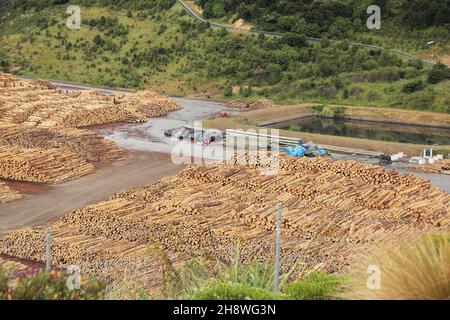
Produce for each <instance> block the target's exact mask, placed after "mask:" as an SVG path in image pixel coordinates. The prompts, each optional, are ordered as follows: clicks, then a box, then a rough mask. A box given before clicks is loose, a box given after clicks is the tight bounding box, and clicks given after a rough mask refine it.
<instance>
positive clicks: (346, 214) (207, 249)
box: [0, 157, 450, 285]
mask: <svg viewBox="0 0 450 320" xmlns="http://www.w3.org/2000/svg"><path fill="white" fill-rule="evenodd" d="M280 161H281V162H280V168H281V169H280V172H279V173H278V175H273V176H271V175H261V174H260V170H259V168H258V166H256V167H255V166H254V167H251V166H248V165H242V164H210V165H194V166H190V167H188V168H187V169H185V170H183V171H182V172H180V173H179V174H177V175H175V176H172V177H167V178H164V179H162V180H161V181H159V182H158V183H155V184H152V185H148V186H144V187H140V188H135V189H132V190H128V191H124V192H120V193H117V194H115V195H113V196H111V198H110V199H109V200H107V201H103V202H100V203H98V204H94V205H90V206H88V207H86V208H83V209H79V210H75V211H73V212H71V213H69V214H67V215H66V216H65V217H64V218H63V219H61V220H59V221H57V222H55V223H53V224H52V228H54V229H55V230H56V231H55V233H54V238H55V242H56V243H58V244H60V245H61V248H63V249H61V250H60V249H57V251H56V259H55V262H56V264H57V265H59V266H65V265H67V264H79V265H83V266H85V268H87V270H89V272H91V273H92V275H94V276H98V277H102V278H104V279H107V280H111V281H114V280H120V279H122V278H123V277H124V270H135V271H136V277H138V278H140V279H141V280H142V283H143V284H147V283H151V284H152V285H155V284H161V282H160V279H161V272H160V271H159V272H158V271H157V270H160V269H161V268H162V267H163V266H162V265H161V263H162V262H161V261H165V260H164V259H161V256H162V255H164V256H165V257H168V259H169V261H170V259H173V262H174V264H178V263H182V262H183V261H186V259H188V258H189V257H192V256H200V257H204V258H205V259H207V260H211V261H214V260H220V261H223V262H229V261H232V260H233V258H234V257H235V256H236V249H237V248H239V249H240V259H241V262H243V263H249V262H251V261H253V260H255V259H256V260H260V261H265V262H268V263H271V262H272V261H273V255H274V239H275V232H274V230H275V226H276V223H275V217H276V207H277V204H278V203H282V204H283V208H284V209H283V221H282V269H283V270H289V269H290V268H291V267H292V266H293V265H294V264H295V263H296V262H298V261H301V262H305V263H307V264H308V266H309V267H311V268H319V269H321V270H324V271H328V272H340V271H345V270H346V269H348V268H349V267H350V266H351V265H352V264H353V263H354V262H355V261H358V260H359V258H360V257H361V256H362V255H364V254H367V253H370V252H371V251H372V250H374V249H375V248H377V247H378V246H383V245H385V244H389V246H393V245H397V244H401V243H404V242H411V241H414V240H415V239H417V238H418V237H419V236H421V235H423V234H425V233H429V232H440V231H448V228H449V225H450V195H449V194H447V193H445V192H443V191H441V190H439V189H437V188H435V187H433V186H431V184H430V183H429V182H428V181H425V180H422V179H418V178H414V177H411V176H408V175H401V174H398V173H396V172H390V171H386V170H384V169H382V168H378V167H374V166H370V165H364V164H362V165H361V166H359V165H358V166H356V165H355V164H354V163H353V162H351V161H350V162H349V161H331V160H323V159H293V158H288V157H281V159H280ZM344 168H346V170H344ZM414 179H416V180H414ZM43 230H44V228H43V227H41V228H33V229H25V230H17V231H14V232H12V233H11V234H9V235H7V236H5V237H3V238H1V239H0V253H4V254H8V255H12V256H18V257H21V258H25V259H33V260H37V261H43V257H44V245H43V241H44V240H43V236H44V231H43ZM158 250H159V251H158ZM155 257H158V258H155ZM111 261H120V264H119V265H120V268H116V269H113V268H109V265H108V263H109V262H111ZM139 261H140V262H139ZM142 261H144V262H142ZM105 266H108V267H105ZM103 267H105V268H103Z"/></svg>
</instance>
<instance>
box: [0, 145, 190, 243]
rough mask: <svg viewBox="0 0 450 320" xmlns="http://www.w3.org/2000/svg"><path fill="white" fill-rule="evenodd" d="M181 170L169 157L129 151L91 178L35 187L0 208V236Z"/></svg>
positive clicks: (54, 217) (89, 176)
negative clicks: (17, 199) (122, 158)
mask: <svg viewBox="0 0 450 320" xmlns="http://www.w3.org/2000/svg"><path fill="white" fill-rule="evenodd" d="M181 169H183V166H178V165H175V164H173V163H172V161H171V159H170V154H161V153H151V152H140V151H130V152H129V153H128V156H127V157H126V159H125V160H123V161H119V162H116V163H114V164H113V165H111V166H107V167H104V168H101V169H99V170H97V171H96V172H95V173H93V174H90V175H87V176H85V177H83V178H80V179H77V180H74V181H70V182H67V183H64V184H61V185H55V186H50V187H49V186H44V187H43V188H40V187H36V188H33V190H29V193H28V194H27V193H25V194H24V197H23V199H21V200H19V201H13V202H10V203H6V204H0V235H2V234H5V233H6V232H8V231H11V230H13V229H17V228H22V227H29V226H34V225H39V224H43V223H46V222H48V221H51V220H55V219H57V218H60V217H62V216H63V215H64V214H66V213H67V212H70V211H72V210H74V209H77V208H82V207H85V206H87V205H89V204H92V203H96V202H99V201H102V200H104V199H106V198H107V197H108V196H109V195H111V194H112V193H114V192H118V191H121V190H125V189H129V188H133V187H136V186H142V185H145V184H150V183H152V182H156V181H158V180H159V179H161V178H163V177H165V176H169V175H172V174H175V173H177V172H178V171H180V170H181ZM22 191H24V192H27V190H22Z"/></svg>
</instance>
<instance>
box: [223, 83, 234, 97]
mask: <svg viewBox="0 0 450 320" xmlns="http://www.w3.org/2000/svg"><path fill="white" fill-rule="evenodd" d="M232 95H233V87H231V85H227V86H225V90H224V96H225V97H231V96H232Z"/></svg>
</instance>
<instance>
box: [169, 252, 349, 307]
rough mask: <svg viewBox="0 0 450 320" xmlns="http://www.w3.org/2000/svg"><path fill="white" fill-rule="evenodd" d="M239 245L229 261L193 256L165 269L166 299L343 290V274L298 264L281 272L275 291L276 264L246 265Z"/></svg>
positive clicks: (324, 294)
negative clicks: (310, 268) (274, 265)
mask: <svg viewBox="0 0 450 320" xmlns="http://www.w3.org/2000/svg"><path fill="white" fill-rule="evenodd" d="M239 248H240V246H239V245H237V246H236V254H235V256H234V259H233V261H232V262H231V263H230V264H224V263H222V262H217V261H216V262H212V261H208V260H204V259H201V258H194V259H191V260H190V261H188V262H186V263H185V264H184V265H183V266H182V267H180V268H178V269H175V268H173V267H169V268H166V272H165V273H164V274H165V276H164V277H163V278H164V280H163V298H165V299H180V298H181V299H192V300H279V299H283V300H288V299H294V300H295V299H297V300H323V299H332V298H335V297H337V295H338V293H339V292H340V291H341V289H342V284H343V283H344V280H345V279H344V278H343V277H340V276H336V275H328V274H324V273H320V272H317V271H312V270H309V269H308V267H307V266H306V265H304V264H301V263H296V264H294V265H293V266H292V268H291V269H290V270H289V271H288V272H285V273H282V274H281V275H280V283H279V288H280V292H274V282H273V281H274V275H275V271H274V267H273V266H271V265H268V264H266V263H262V262H260V261H253V262H251V263H249V264H243V263H242V262H241V259H240V249H239ZM168 263H169V264H170V262H168ZM167 269H170V274H169V273H168V272H167Z"/></svg>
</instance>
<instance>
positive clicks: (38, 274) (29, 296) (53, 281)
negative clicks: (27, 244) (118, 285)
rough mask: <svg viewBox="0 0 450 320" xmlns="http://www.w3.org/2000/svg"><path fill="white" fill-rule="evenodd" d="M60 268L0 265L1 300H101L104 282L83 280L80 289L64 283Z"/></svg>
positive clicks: (63, 274)
mask: <svg viewBox="0 0 450 320" xmlns="http://www.w3.org/2000/svg"><path fill="white" fill-rule="evenodd" d="M67 279H68V278H67V275H66V274H65V273H63V272H61V271H50V272H47V271H42V270H37V269H32V268H28V269H26V270H23V271H20V272H18V271H13V270H11V269H7V268H1V267H0V300H97V299H102V298H103V295H104V289H105V285H104V284H103V283H101V282H99V281H97V280H92V279H82V280H81V289H80V290H71V289H69V288H68V286H67V285H66V282H67Z"/></svg>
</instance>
